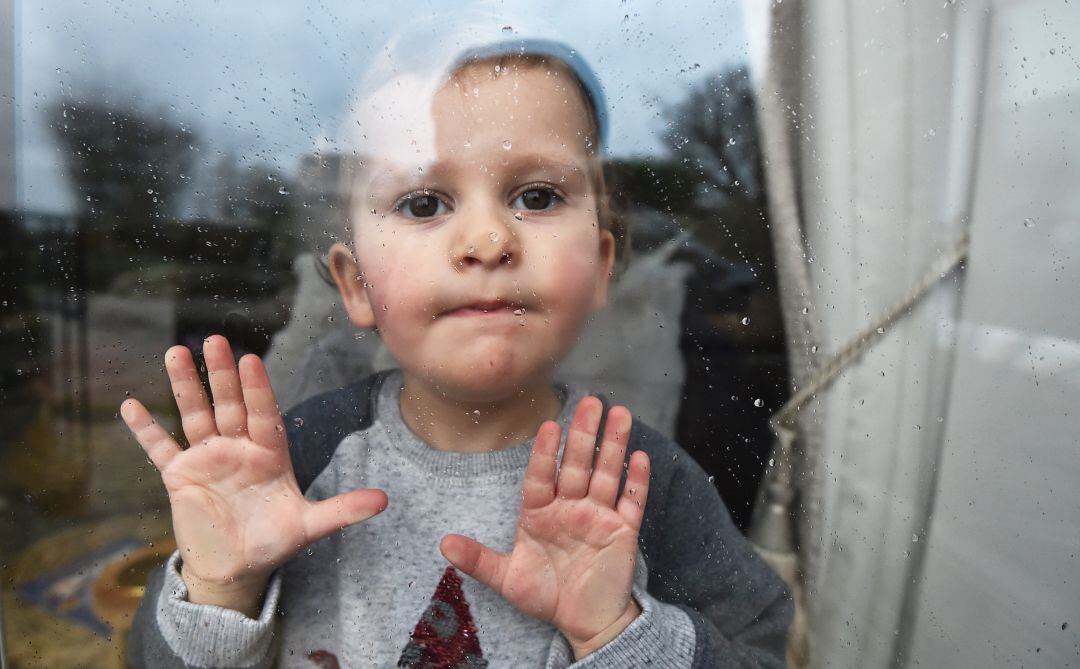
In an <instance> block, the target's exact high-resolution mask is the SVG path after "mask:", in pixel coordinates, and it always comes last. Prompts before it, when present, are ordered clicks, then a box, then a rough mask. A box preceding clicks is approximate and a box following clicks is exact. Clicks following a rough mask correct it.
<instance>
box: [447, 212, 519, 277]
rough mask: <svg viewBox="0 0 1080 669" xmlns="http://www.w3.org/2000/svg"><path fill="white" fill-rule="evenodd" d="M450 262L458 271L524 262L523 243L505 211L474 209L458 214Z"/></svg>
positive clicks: (509, 214)
mask: <svg viewBox="0 0 1080 669" xmlns="http://www.w3.org/2000/svg"><path fill="white" fill-rule="evenodd" d="M455 218H456V219H457V220H456V221H454V223H455V224H456V226H455V227H456V228H457V229H456V234H455V235H454V237H453V246H452V248H451V252H450V262H451V263H452V264H453V266H454V269H456V270H458V271H462V270H465V269H467V268H469V267H483V268H487V269H494V268H496V267H499V266H500V265H514V264H516V263H518V262H519V261H520V260H521V241H520V239H519V238H518V235H517V231H516V230H514V227H513V226H512V224H511V222H512V214H511V213H510V212H509V211H506V210H505V209H503V210H501V211H499V210H497V209H495V208H479V207H477V208H475V209H472V210H471V211H459V212H458V214H457V216H455Z"/></svg>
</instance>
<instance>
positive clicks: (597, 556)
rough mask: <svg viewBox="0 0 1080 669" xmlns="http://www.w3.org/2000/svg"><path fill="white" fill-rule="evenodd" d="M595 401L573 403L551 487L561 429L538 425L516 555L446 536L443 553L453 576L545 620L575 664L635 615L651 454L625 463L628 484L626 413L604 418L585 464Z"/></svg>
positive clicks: (619, 410)
mask: <svg viewBox="0 0 1080 669" xmlns="http://www.w3.org/2000/svg"><path fill="white" fill-rule="evenodd" d="M602 413H603V405H602V403H601V402H600V400H599V399H598V398H596V397H586V398H585V399H583V400H582V401H581V403H580V404H578V407H577V411H576V413H575V415H574V420H573V422H572V423H571V425H570V432H569V434H568V435H567V439H566V448H565V452H564V453H563V459H562V466H561V468H560V469H559V474H558V481H556V475H555V469H556V457H557V454H558V450H559V437H560V429H559V425H558V424H557V423H554V422H552V421H548V422H545V423H544V424H543V425H541V426H540V430H539V432H538V433H537V435H536V443H535V446H534V447H533V452H532V457H531V458H530V460H529V465H528V468H527V469H526V470H525V481H524V485H523V489H522V503H521V520H520V522H519V524H518V530H517V536H516V537H515V539H514V549H513V550H512V551H511V552H510V553H499V552H497V551H495V550H492V549H491V548H488V547H487V546H484V545H483V544H480V543H478V542H476V541H474V540H473V539H470V538H468V537H464V536H462V535H460V534H450V535H447V536H446V537H444V538H443V540H442V545H441V549H442V553H443V555H444V556H445V557H446V559H447V560H449V561H450V563H451V564H453V565H454V566H455V567H457V568H458V569H460V570H461V571H463V572H465V573H466V574H469V575H470V576H472V577H473V578H475V579H476V580H478V581H480V582H481V583H484V584H486V585H487V586H488V587H490V588H492V589H493V590H495V592H498V593H499V594H500V595H502V597H503V598H505V599H506V600H507V601H508V602H510V603H511V604H513V605H514V607H516V608H517V609H518V610H520V611H522V612H524V613H526V614H528V615H530V616H533V617H534V618H538V619H540V620H543V621H545V622H550V623H551V624H552V625H554V626H555V627H556V628H558V629H559V631H560V632H562V633H563V635H564V636H565V637H566V639H567V640H568V641H569V642H570V645H571V646H572V647H573V650H574V655H575V656H576V657H577V658H578V659H581V658H583V657H585V656H586V655H588V654H589V653H592V652H593V651H595V650H597V649H598V648H600V647H601V646H603V645H604V644H605V643H607V642H608V641H610V640H612V639H613V638H615V637H616V636H617V635H618V634H619V633H620V632H622V631H623V630H624V629H626V627H627V626H628V625H629V624H630V623H631V622H632V621H633V620H634V618H636V617H637V616H638V615H639V614H640V613H641V609H640V608H639V607H638V604H637V603H636V602H635V601H634V600H633V598H632V597H631V596H630V589H631V586H632V585H633V580H634V561H635V558H636V556H637V545H638V530H639V529H640V528H641V519H642V516H643V514H644V511H645V499H646V497H647V495H648V491H649V457H648V455H646V454H645V453H644V452H642V451H638V452H635V453H634V454H633V455H632V456H631V458H630V464H629V469H628V472H627V479H626V487H625V489H624V490H623V491H622V494H621V495H620V494H619V482H620V476H621V474H622V471H623V461H624V458H625V456H626V446H627V442H628V440H629V437H630V426H631V423H632V420H633V419H632V417H631V415H630V412H629V411H628V410H627V409H626V408H625V407H614V408H612V409H611V410H610V411H609V412H608V417H607V424H606V427H605V430H604V440H603V444H602V446H601V447H600V453H599V457H598V458H597V459H596V465H595V468H593V455H594V452H595V444H596V435H597V431H598V430H599V427H600V418H601V415H602Z"/></svg>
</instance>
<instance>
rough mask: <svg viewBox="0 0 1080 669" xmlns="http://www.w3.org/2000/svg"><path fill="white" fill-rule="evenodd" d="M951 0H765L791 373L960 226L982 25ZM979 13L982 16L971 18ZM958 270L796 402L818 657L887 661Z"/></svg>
mask: <svg viewBox="0 0 1080 669" xmlns="http://www.w3.org/2000/svg"><path fill="white" fill-rule="evenodd" d="M973 11H977V10H976V9H972V8H971V7H960V6H957V5H954V4H952V3H944V5H942V4H935V5H934V6H932V7H931V6H928V5H926V4H924V3H893V2H889V3H885V2H859V1H855V0H851V1H848V2H824V1H820V2H804V3H777V4H774V5H773V22H772V25H771V28H772V31H771V34H770V36H769V39H770V48H769V58H768V65H767V69H766V76H765V77H764V80H763V82H762V87H761V91H760V99H761V102H762V125H763V133H764V135H765V147H766V154H767V162H768V167H767V170H768V172H767V174H768V177H769V190H770V197H771V198H772V203H771V213H772V222H773V229H774V233H775V234H774V236H775V242H776V249H777V255H778V265H779V271H780V276H781V287H782V291H783V293H784V309H785V313H786V318H787V320H786V324H787V329H788V338H789V343H790V345H791V363H792V369H793V377H794V382H795V385H796V387H801V386H802V385H805V384H806V383H807V382H808V381H809V379H810V378H811V377H812V376H813V375H814V373H815V370H816V369H817V366H818V364H819V362H820V361H821V360H823V359H825V358H827V357H828V356H829V355H830V353H832V352H835V351H837V350H838V349H839V348H840V347H841V346H842V345H843V344H845V343H847V342H848V341H849V340H850V339H851V338H852V337H853V336H855V335H856V333H858V332H859V331H860V330H862V329H864V328H866V327H867V325H868V324H869V323H871V322H872V321H874V320H876V319H877V318H878V317H879V316H881V315H882V313H883V312H884V311H885V310H886V309H887V308H888V307H889V305H890V304H892V303H893V302H895V301H896V300H897V299H898V298H900V297H901V296H902V295H903V294H904V293H906V292H907V291H908V290H909V289H910V288H911V286H912V285H913V284H914V283H916V282H917V280H918V279H919V278H920V277H921V275H922V274H923V273H924V272H926V270H927V268H928V267H929V266H930V265H931V264H932V263H933V261H934V260H935V259H936V258H938V257H939V256H940V255H942V254H943V253H944V252H945V251H946V249H948V248H950V247H951V246H952V245H953V244H954V242H955V240H957V239H958V238H959V237H960V235H961V232H962V231H963V229H964V226H965V225H966V220H967V214H968V210H969V207H970V200H969V194H970V188H971V182H970V174H971V170H970V166H971V161H972V157H973V144H972V132H973V129H974V127H975V116H976V115H977V113H978V100H979V96H978V92H977V89H973V88H972V86H974V85H975V81H976V80H977V78H978V76H979V73H978V69H979V68H978V59H977V58H976V59H975V60H974V61H972V60H971V57H972V55H973V51H972V50H973V49H974V50H975V51H977V49H978V47H977V43H978V41H979V36H978V35H969V34H966V32H965V31H968V30H969V28H970V27H969V26H966V24H967V23H969V21H968V20H967V19H966V18H965V17H963V16H961V15H962V14H964V13H967V12H973ZM975 23H976V24H977V21H976V22H975ZM958 294H959V291H958V286H957V283H956V281H955V280H952V279H950V280H949V281H947V282H945V283H944V284H942V285H939V286H937V287H936V288H935V289H934V290H932V291H931V292H930V293H929V294H928V296H927V297H926V298H925V299H923V300H921V301H920V302H919V303H917V304H916V305H915V306H914V308H913V309H912V310H911V312H910V313H909V314H908V315H907V316H906V317H904V318H902V319H901V320H900V321H899V322H898V323H897V324H896V325H895V326H894V327H893V328H892V329H891V331H890V332H887V333H885V336H884V337H883V338H882V339H881V340H880V341H878V342H877V343H876V344H875V345H874V346H873V347H872V348H871V349H870V350H869V351H868V352H867V353H866V354H865V355H864V356H863V357H862V358H861V359H859V360H858V361H857V362H855V363H854V364H853V365H852V366H851V367H849V368H848V369H847V370H846V371H845V372H844V373H843V374H842V375H841V376H840V377H839V378H838V379H837V381H836V382H835V383H833V384H832V386H831V387H829V389H828V390H827V392H825V393H823V396H821V397H818V398H817V399H816V400H814V401H812V402H811V403H810V404H808V405H807V406H806V407H805V408H804V409H803V410H802V412H801V428H802V429H801V435H800V440H799V443H798V454H799V458H800V462H799V465H798V471H799V475H798V476H797V483H796V485H797V487H798V489H799V493H800V501H801V504H800V506H799V511H798V520H799V537H800V544H801V545H800V557H801V563H802V569H803V573H804V585H805V591H806V598H807V604H808V613H809V617H810V639H811V649H812V650H811V657H812V663H813V665H814V666H841V667H886V666H893V664H894V662H895V661H896V656H897V653H902V652H903V648H902V645H903V644H904V643H906V641H905V639H904V634H905V632H902V631H901V630H903V629H905V626H904V620H905V619H906V618H907V617H908V614H907V613H906V612H907V611H908V609H909V608H910V606H911V597H912V596H913V592H914V591H913V589H912V588H911V582H912V578H913V576H914V575H915V574H917V573H918V572H919V570H920V565H921V562H922V549H923V547H924V546H925V545H926V542H925V540H924V539H925V533H926V519H927V518H928V516H929V513H930V504H931V499H932V496H933V495H932V493H933V490H934V486H935V475H934V472H935V470H936V465H937V462H938V459H939V457H940V454H941V444H942V430H943V427H944V425H943V420H944V417H943V410H944V406H945V397H946V395H947V393H948V389H949V383H950V380H951V374H950V370H951V367H952V361H953V351H954V347H953V342H954V339H955V334H954V327H953V326H954V323H955V320H956V316H957V313H958V308H959V302H958Z"/></svg>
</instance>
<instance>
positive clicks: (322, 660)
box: [305, 650, 341, 669]
mask: <svg viewBox="0 0 1080 669" xmlns="http://www.w3.org/2000/svg"><path fill="white" fill-rule="evenodd" d="M305 657H307V659H309V660H311V661H312V662H314V663H315V666H316V667H318V668H319V669H341V665H340V664H338V659H337V655H334V654H333V653H331V652H330V651H328V650H312V651H309V652H308V653H307V654H306V655H305Z"/></svg>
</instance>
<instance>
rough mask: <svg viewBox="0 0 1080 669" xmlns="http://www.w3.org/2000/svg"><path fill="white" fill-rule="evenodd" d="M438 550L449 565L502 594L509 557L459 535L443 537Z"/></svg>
mask: <svg viewBox="0 0 1080 669" xmlns="http://www.w3.org/2000/svg"><path fill="white" fill-rule="evenodd" d="M439 550H440V551H442V554H443V557H445V558H446V559H447V561H449V562H450V564H452V565H454V566H455V567H457V568H458V569H459V570H461V571H463V572H465V573H466V574H468V575H469V576H472V577H473V578H475V579H476V580H478V581H480V582H481V583H483V584H484V585H486V586H488V587H489V588H491V589H492V590H494V591H495V592H498V593H502V584H503V579H504V578H505V577H506V567H507V565H508V564H509V562H510V556H509V555H507V554H506V553H500V552H498V551H496V550H492V549H491V548H488V547H487V546H485V545H484V544H482V543H480V542H479V541H476V540H474V539H470V538H469V537H466V536H463V535H460V534H448V535H446V536H445V537H443V540H442V542H441V543H440V544H439Z"/></svg>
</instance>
